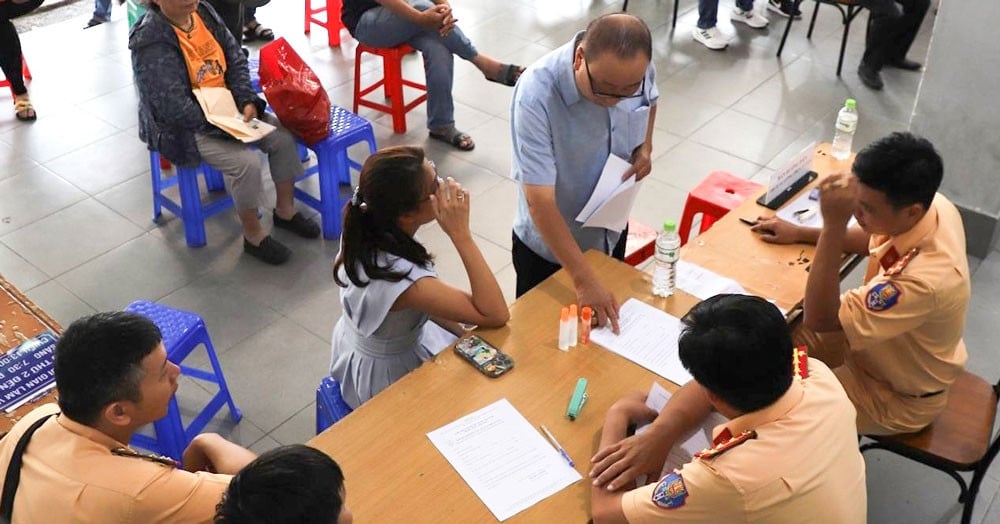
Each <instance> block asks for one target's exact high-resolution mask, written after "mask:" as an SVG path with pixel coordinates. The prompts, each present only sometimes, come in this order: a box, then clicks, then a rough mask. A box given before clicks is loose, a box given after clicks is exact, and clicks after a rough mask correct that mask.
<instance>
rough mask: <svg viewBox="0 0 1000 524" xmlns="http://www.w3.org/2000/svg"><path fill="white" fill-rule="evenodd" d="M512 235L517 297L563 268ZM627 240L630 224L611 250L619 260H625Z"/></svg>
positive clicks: (514, 234)
mask: <svg viewBox="0 0 1000 524" xmlns="http://www.w3.org/2000/svg"><path fill="white" fill-rule="evenodd" d="M511 237H512V240H513V247H511V250H510V254H511V258H512V259H513V261H514V273H516V274H517V285H516V288H517V289H516V297H517V298H519V297H520V296H521V295H523V294H525V293H527V292H528V291H531V289H532V288H533V287H535V286H537V285H538V284H541V283H542V281H543V280H545V279H546V278H549V277H550V276H552V274H553V273H555V272H556V271H559V270H560V269H562V266H560V265H559V264H553V263H552V262H549V261H548V260H545V259H544V258H542V257H541V256H539V255H538V253H535V252H534V251H532V250H531V248H530V247H528V246H526V245H525V244H524V242H521V239H520V238H518V237H517V234H516V233H511ZM626 240H628V226H625V229H624V230H622V236H621V238H619V239H618V243H617V244H615V247H614V249H612V250H611V256H612V257H614V258H617V259H618V260H625V241H626Z"/></svg>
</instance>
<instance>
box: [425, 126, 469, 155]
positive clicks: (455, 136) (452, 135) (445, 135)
mask: <svg viewBox="0 0 1000 524" xmlns="http://www.w3.org/2000/svg"><path fill="white" fill-rule="evenodd" d="M428 135H429V136H430V137H431V138H433V139H434V140H440V141H442V142H444V143H446V144H450V145H452V146H453V147H455V149H458V150H460V151H472V150H473V149H475V148H476V143H475V142H473V141H472V137H471V136H469V134H468V133H463V132H461V131H459V130H458V129H455V128H454V127H452V128H450V129H446V130H444V131H443V132H434V131H431V132H430V133H428Z"/></svg>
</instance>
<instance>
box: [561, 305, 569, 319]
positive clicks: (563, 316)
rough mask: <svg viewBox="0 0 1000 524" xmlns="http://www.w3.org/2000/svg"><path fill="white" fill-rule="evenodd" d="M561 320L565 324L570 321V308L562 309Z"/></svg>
mask: <svg viewBox="0 0 1000 524" xmlns="http://www.w3.org/2000/svg"><path fill="white" fill-rule="evenodd" d="M559 320H562V321H563V322H566V321H568V320H569V308H568V307H564V308H562V311H560V312H559Z"/></svg>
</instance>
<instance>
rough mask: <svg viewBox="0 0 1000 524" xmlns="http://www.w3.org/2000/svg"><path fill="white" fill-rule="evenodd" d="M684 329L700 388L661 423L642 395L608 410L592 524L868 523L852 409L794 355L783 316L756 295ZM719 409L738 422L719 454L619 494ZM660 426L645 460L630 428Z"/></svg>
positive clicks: (696, 315)
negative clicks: (629, 463) (647, 423)
mask: <svg viewBox="0 0 1000 524" xmlns="http://www.w3.org/2000/svg"><path fill="white" fill-rule="evenodd" d="M682 323H683V330H682V332H681V336H680V339H679V342H678V345H679V352H680V359H681V363H682V364H683V365H684V367H685V368H687V369H688V371H690V372H691V375H692V376H693V377H694V380H692V381H691V382H689V383H687V384H686V385H684V387H682V388H681V389H680V390H679V391H677V393H675V394H674V395H673V397H672V398H671V399H670V401H669V402H668V403H667V405H666V407H665V408H664V409H663V411H662V412H661V413H660V414H659V415H657V414H656V412H655V411H653V410H651V409H649V408H648V407H646V406H645V404H644V400H645V398H644V396H643V395H642V394H639V393H636V394H631V395H628V396H626V397H625V398H623V399H621V400H619V401H618V402H616V403H615V404H614V405H613V406H612V408H611V409H610V410H609V412H608V415H607V418H606V419H605V423H604V430H603V432H602V434H601V444H600V448H601V449H600V451H598V453H597V455H596V456H595V457H594V470H593V471H592V472H591V476H592V477H595V478H594V481H593V482H594V487H593V489H592V491H591V504H592V509H593V517H594V523H595V524H604V523H613V522H629V523H633V524H636V523H652V522H705V523H717V522H755V523H774V524H779V523H780V524H788V523H796V522H803V523H804V522H817V521H818V520H817V516H819V515H822V518H821V519H820V520H821V521H822V522H828V523H844V524H863V523H864V522H865V518H866V512H867V503H866V496H867V495H866V491H865V465H864V460H863V459H862V457H861V454H860V452H859V451H858V443H857V439H856V435H855V431H854V418H855V410H854V407H853V406H852V405H851V402H850V400H848V398H847V396H846V395H845V394H844V390H843V388H842V387H841V386H840V384H839V382H838V381H837V379H836V378H835V377H834V375H833V373H832V372H831V371H830V369H829V368H827V367H826V366H825V365H824V364H823V363H822V362H820V361H818V360H812V359H808V358H807V357H806V355H805V352H804V351H802V350H798V349H793V348H792V341H791V337H790V334H789V330H788V326H787V324H786V322H785V318H784V316H783V315H782V314H781V312H779V311H778V309H777V308H776V307H775V306H774V305H772V304H770V303H768V302H767V301H766V300H764V299H762V298H759V297H751V296H746V295H718V296H715V297H712V298H710V299H708V300H705V301H703V302H701V303H700V304H698V305H697V306H695V307H694V308H692V309H691V311H690V312H688V314H687V315H685V316H684V318H683V319H682ZM712 408H715V409H716V410H717V411H718V412H719V413H721V414H722V415H724V416H726V417H727V418H729V421H728V422H727V423H725V424H723V425H720V426H717V427H716V428H715V430H714V432H713V435H714V447H713V448H712V449H706V450H703V451H701V452H700V453H697V454H695V457H694V458H693V459H692V460H691V462H689V463H687V464H685V465H683V466H682V467H681V468H680V469H676V470H674V471H673V472H671V473H669V474H667V475H666V476H664V477H663V478H661V479H660V480H659V481H658V482H654V483H651V484H647V485H645V486H641V487H639V488H637V489H632V490H630V491H626V492H623V491H620V490H621V489H622V488H628V487H629V485H630V484H631V479H633V478H634V477H635V476H637V475H639V474H642V473H646V474H647V475H648V474H656V475H657V476H658V474H659V470H660V468H661V467H662V466H663V463H664V460H665V459H666V455H667V451H668V450H669V449H670V447H671V446H672V445H673V444H675V443H678V442H680V440H681V439H682V436H683V435H685V434H686V433H688V432H689V431H691V429H693V428H694V427H696V426H697V425H698V424H699V423H700V422H701V421H702V420H703V419H704V418H705V417H706V416H707V415H708V413H709V412H710V410H711V409H712ZM651 420H652V424H651V425H650V426H649V429H648V430H647V432H646V433H644V434H643V435H644V436H645V435H653V437H652V439H650V441H652V442H655V444H656V445H655V446H653V447H652V448H648V449H647V450H646V451H649V453H648V456H642V455H638V456H637V455H635V454H634V453H635V452H636V451H637V450H640V449H641V446H635V445H633V444H634V440H635V437H626V431H627V427H628V426H629V425H631V424H637V423H643V422H649V421H651ZM626 457H627V458H630V459H634V460H633V463H632V464H631V465H627V462H628V461H627V460H626V461H623V460H622V459H623V458H626ZM623 466H626V467H623ZM654 472H655V473H654ZM651 478H657V477H651Z"/></svg>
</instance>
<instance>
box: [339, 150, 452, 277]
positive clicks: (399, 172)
mask: <svg viewBox="0 0 1000 524" xmlns="http://www.w3.org/2000/svg"><path fill="white" fill-rule="evenodd" d="M426 178H427V177H426V176H425V175H424V150H423V149H421V148H419V147H413V146H396V147H387V148H384V149H381V150H379V151H377V152H376V153H375V154H373V155H372V156H370V157H368V160H366V161H365V165H364V166H362V168H361V178H360V181H359V182H358V189H357V191H356V193H355V196H354V198H352V199H351V201H350V202H348V203H347V205H346V206H344V220H343V226H344V227H343V234H342V236H341V238H340V246H341V247H340V255H338V256H337V261H336V262H335V263H334V264H333V280H334V281H335V282H336V283H337V285H338V286H341V287H347V283H346V282H344V281H342V280H341V279H340V276H339V274H338V273H339V269H340V268H341V266H343V268H344V272H345V273H347V278H348V279H350V281H351V282H352V283H353V284H354V285H355V286H359V287H364V286H367V285H368V282H369V281H371V280H388V281H390V282H399V281H400V280H402V279H404V278H406V275H407V274H408V273H398V272H395V271H392V270H391V269H390V267H391V266H389V265H386V266H381V265H379V260H378V259H379V253H387V254H391V255H396V256H398V257H401V258H404V259H406V260H409V261H410V262H412V263H414V264H416V265H419V266H426V265H427V264H428V263H429V262H430V261H431V259H432V257H431V255H430V253H428V252H427V249H425V248H424V246H423V245H421V244H420V243H419V242H417V241H416V240H414V239H413V237H411V236H410V235H408V234H406V232H405V231H403V230H402V229H401V228H400V227H399V217H400V216H402V215H404V214H406V213H409V212H411V211H415V210H416V209H417V208H418V207H419V206H420V204H421V203H422V202H423V201H424V199H425V198H426V192H427V181H426ZM359 265H360V266H361V267H360V269H361V270H363V272H364V275H365V276H367V277H368V280H362V275H361V271H359V268H358V266H359Z"/></svg>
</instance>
